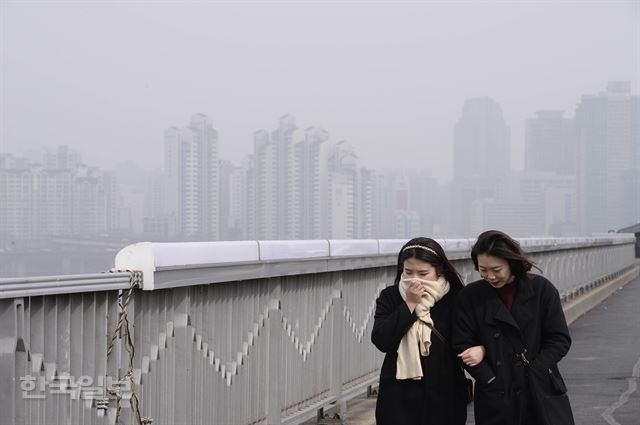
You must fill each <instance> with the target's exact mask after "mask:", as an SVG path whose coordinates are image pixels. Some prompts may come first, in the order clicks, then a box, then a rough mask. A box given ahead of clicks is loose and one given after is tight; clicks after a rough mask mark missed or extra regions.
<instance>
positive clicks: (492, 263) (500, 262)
mask: <svg viewBox="0 0 640 425" xmlns="http://www.w3.org/2000/svg"><path fill="white" fill-rule="evenodd" d="M505 264H509V263H508V261H507V260H505V259H504V258H501V257H494V256H493V255H487V254H480V255H478V266H480V267H497V266H504V265H505Z"/></svg>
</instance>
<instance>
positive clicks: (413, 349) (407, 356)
mask: <svg viewBox="0 0 640 425" xmlns="http://www.w3.org/2000/svg"><path fill="white" fill-rule="evenodd" d="M414 279H415V278H413V279H406V278H405V276H404V275H402V278H401V280H400V283H399V285H398V286H399V289H400V295H401V296H402V299H403V300H404V301H405V302H406V301H407V289H409V286H410V285H411V281H412V280H414ZM416 280H418V281H419V282H420V283H422V286H424V287H425V289H426V290H427V293H426V295H424V296H423V297H422V300H420V304H418V305H417V306H416V310H415V311H416V315H417V316H418V320H416V321H415V322H414V323H413V325H411V327H410V328H409V330H408V331H407V333H406V334H405V335H404V336H403V337H402V340H401V341H400V346H399V347H398V362H397V364H396V369H397V370H396V379H421V378H422V376H423V374H422V364H421V363H420V356H421V355H422V356H425V357H426V356H428V355H429V346H430V345H431V328H432V327H433V320H432V319H431V307H433V306H434V304H435V303H436V302H438V301H439V300H440V299H441V298H442V297H444V296H445V295H446V294H447V292H449V282H447V281H446V280H445V278H444V277H443V276H440V277H439V278H438V280H437V281H432V280H423V279H416Z"/></svg>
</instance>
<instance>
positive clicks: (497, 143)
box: [453, 97, 511, 179]
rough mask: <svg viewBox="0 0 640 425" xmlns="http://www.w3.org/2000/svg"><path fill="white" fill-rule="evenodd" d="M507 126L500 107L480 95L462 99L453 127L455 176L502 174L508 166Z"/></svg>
mask: <svg viewBox="0 0 640 425" xmlns="http://www.w3.org/2000/svg"><path fill="white" fill-rule="evenodd" d="M509 137H510V136H509V127H508V126H507V124H506V122H505V121H504V118H503V117H502V108H500V105H499V104H498V103H497V102H495V101H494V100H493V99H490V98H488V97H480V98H475V99H469V100H467V101H466V102H465V103H464V106H463V108H462V116H461V117H460V120H458V122H457V123H456V125H455V128H454V141H453V143H454V167H453V168H454V177H455V178H456V179H464V178H476V177H498V178H500V177H503V176H505V175H506V174H507V173H508V172H509V170H510V169H511V165H510V164H511V148H510V141H509Z"/></svg>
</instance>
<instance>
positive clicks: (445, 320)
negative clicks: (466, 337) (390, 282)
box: [371, 285, 467, 425]
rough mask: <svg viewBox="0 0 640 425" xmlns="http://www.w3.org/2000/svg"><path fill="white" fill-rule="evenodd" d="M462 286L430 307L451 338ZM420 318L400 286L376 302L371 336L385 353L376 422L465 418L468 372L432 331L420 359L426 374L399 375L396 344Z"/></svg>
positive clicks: (431, 424)
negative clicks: (402, 377) (401, 377)
mask: <svg viewBox="0 0 640 425" xmlns="http://www.w3.org/2000/svg"><path fill="white" fill-rule="evenodd" d="M459 291H460V290H459V289H458V288H451V289H450V290H449V292H448V293H447V294H446V295H445V296H444V297H443V298H442V299H441V300H440V301H438V302H437V303H436V304H435V305H434V306H433V307H432V308H431V318H432V319H433V323H434V326H435V327H436V329H437V330H438V331H439V332H440V333H441V334H442V335H443V336H444V338H445V339H446V340H447V341H449V342H450V341H451V339H450V338H451V328H452V319H453V307H454V303H455V298H456V296H457V293H458V292H459ZM417 319H418V317H417V316H416V314H415V312H414V313H412V312H411V311H410V310H409V307H407V304H406V303H405V302H404V300H403V299H402V296H401V295H400V291H399V289H398V286H397V285H394V286H389V287H387V288H385V289H383V290H382V292H381V293H380V296H379V297H378V300H377V301H376V312H375V321H374V324H373V331H372V333H371V341H373V343H374V344H375V346H376V347H378V349H379V350H380V351H382V352H384V353H386V355H385V357H384V362H383V364H382V369H381V371H380V387H379V389H378V401H377V403H376V423H377V425H385V424H393V425H397V424H403V425H412V424H415V425H418V424H419V425H462V424H464V423H465V422H466V419H467V405H466V380H465V377H464V372H463V370H462V368H461V367H460V362H459V361H458V359H457V358H456V357H455V355H454V354H453V351H452V349H451V347H450V346H446V345H445V344H443V343H442V342H441V341H440V340H439V339H438V337H437V336H436V335H435V334H433V333H432V334H431V346H430V349H429V355H428V356H426V357H422V358H421V363H422V372H423V375H424V376H423V378H422V379H420V380H411V379H408V380H397V379H396V362H397V358H398V353H397V351H398V346H399V345H400V341H401V340H402V337H403V336H404V334H405V333H407V331H408V330H409V328H410V327H411V325H412V324H413V323H414V322H415V321H416V320H417Z"/></svg>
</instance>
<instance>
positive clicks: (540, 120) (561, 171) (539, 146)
mask: <svg viewBox="0 0 640 425" xmlns="http://www.w3.org/2000/svg"><path fill="white" fill-rule="evenodd" d="M524 159H525V171H529V172H553V173H556V174H558V175H560V176H575V175H576V163H577V146H576V131H575V123H574V121H573V120H572V119H567V118H564V117H563V112H562V111H538V112H537V114H536V117H535V118H530V119H528V120H527V123H526V133H525V152H524Z"/></svg>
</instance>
